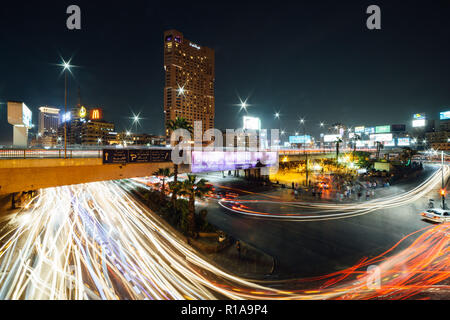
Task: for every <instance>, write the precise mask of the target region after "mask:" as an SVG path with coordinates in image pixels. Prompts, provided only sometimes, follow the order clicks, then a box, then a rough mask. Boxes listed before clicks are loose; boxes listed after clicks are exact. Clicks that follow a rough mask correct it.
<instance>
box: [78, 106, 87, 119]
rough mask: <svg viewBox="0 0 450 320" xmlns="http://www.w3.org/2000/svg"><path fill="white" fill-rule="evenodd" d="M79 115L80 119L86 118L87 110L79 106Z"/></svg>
mask: <svg viewBox="0 0 450 320" xmlns="http://www.w3.org/2000/svg"><path fill="white" fill-rule="evenodd" d="M79 116H80V118H81V119H84V118H86V116H87V110H86V108H85V107H81V108H80V113H79Z"/></svg>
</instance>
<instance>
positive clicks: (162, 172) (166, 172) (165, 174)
mask: <svg viewBox="0 0 450 320" xmlns="http://www.w3.org/2000/svg"><path fill="white" fill-rule="evenodd" d="M153 175H154V176H157V177H159V178H160V179H161V180H162V188H161V200H164V198H165V192H166V179H168V178H170V177H172V176H173V175H172V173H171V172H170V169H168V168H159V170H158V171H156V172H154V173H153Z"/></svg>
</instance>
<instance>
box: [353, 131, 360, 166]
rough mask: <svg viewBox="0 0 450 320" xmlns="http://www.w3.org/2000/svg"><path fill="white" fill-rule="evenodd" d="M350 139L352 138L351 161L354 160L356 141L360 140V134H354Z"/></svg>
mask: <svg viewBox="0 0 450 320" xmlns="http://www.w3.org/2000/svg"><path fill="white" fill-rule="evenodd" d="M352 140H353V161H355V154H356V143H357V142H358V141H360V140H361V136H360V135H359V134H355V135H354V136H353V139H352Z"/></svg>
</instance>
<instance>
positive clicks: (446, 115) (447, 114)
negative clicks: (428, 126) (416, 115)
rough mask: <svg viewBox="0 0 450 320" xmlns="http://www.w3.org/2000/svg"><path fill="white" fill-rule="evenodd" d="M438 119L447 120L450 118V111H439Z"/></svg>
mask: <svg viewBox="0 0 450 320" xmlns="http://www.w3.org/2000/svg"><path fill="white" fill-rule="evenodd" d="M440 119H441V120H449V119H450V111H445V112H441V116H440Z"/></svg>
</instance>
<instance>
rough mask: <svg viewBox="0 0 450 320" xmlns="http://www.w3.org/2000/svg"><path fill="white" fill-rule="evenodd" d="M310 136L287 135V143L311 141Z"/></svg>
mask: <svg viewBox="0 0 450 320" xmlns="http://www.w3.org/2000/svg"><path fill="white" fill-rule="evenodd" d="M311 141H312V140H311V136H308V135H307V136H291V137H289V143H291V144H296V143H311Z"/></svg>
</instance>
